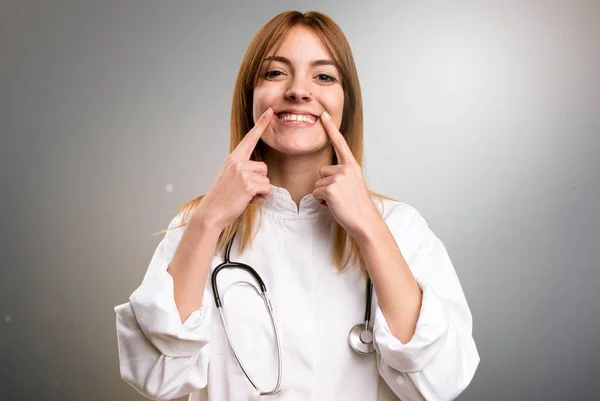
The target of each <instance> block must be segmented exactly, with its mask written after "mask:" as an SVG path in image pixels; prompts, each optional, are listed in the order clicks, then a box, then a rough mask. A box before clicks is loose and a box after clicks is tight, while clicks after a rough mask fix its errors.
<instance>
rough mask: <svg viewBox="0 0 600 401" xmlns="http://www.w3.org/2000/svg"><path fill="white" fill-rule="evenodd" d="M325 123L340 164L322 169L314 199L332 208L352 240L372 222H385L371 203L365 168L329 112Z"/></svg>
mask: <svg viewBox="0 0 600 401" xmlns="http://www.w3.org/2000/svg"><path fill="white" fill-rule="evenodd" d="M321 124H323V127H324V128H325V132H327V135H328V136H329V139H330V140H331V143H332V145H333V149H334V150H335V154H336V155H337V160H338V163H339V164H338V165H335V166H323V167H321V169H320V170H319V174H320V176H321V179H320V180H318V181H317V182H316V183H315V190H314V191H313V196H314V197H315V199H317V201H320V204H321V205H323V206H325V207H328V208H329V210H330V211H331V214H332V215H333V217H334V218H335V219H336V220H337V222H338V223H340V225H341V226H342V227H343V228H344V229H345V230H346V231H347V232H348V233H349V234H350V235H351V236H352V237H354V238H357V237H358V236H360V235H363V234H364V232H365V230H367V229H368V227H370V226H371V225H372V224H371V223H372V222H375V221H378V220H381V216H380V215H379V212H378V211H377V209H376V208H375V205H374V204H373V202H372V200H371V196H370V194H369V191H368V189H367V186H366V183H365V179H364V177H363V173H362V168H361V167H360V165H359V164H358V162H357V161H356V159H355V158H354V155H353V154H352V151H351V150H350V148H349V147H348V144H347V143H346V140H345V139H344V137H343V136H342V134H341V133H340V131H338V129H337V127H336V126H335V124H334V122H333V121H332V120H331V117H330V116H329V114H328V113H327V112H324V113H323V114H322V115H321ZM377 219H378V220H377Z"/></svg>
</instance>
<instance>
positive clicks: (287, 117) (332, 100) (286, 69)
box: [253, 27, 344, 155]
mask: <svg viewBox="0 0 600 401" xmlns="http://www.w3.org/2000/svg"><path fill="white" fill-rule="evenodd" d="M269 107H271V108H272V109H273V112H274V118H273V120H272V121H271V124H270V126H269V128H267V129H266V130H265V132H264V133H263V135H262V137H261V139H262V140H263V142H265V143H266V144H267V145H268V146H269V147H270V148H272V149H274V150H276V151H278V152H280V153H284V154H288V155H299V154H309V153H315V152H330V151H331V146H330V142H329V137H328V136H327V133H326V132H325V129H324V128H323V125H322V124H321V121H320V118H319V117H320V116H321V114H322V113H323V111H327V112H328V113H329V114H330V115H331V117H332V120H333V121H334V122H335V123H336V125H337V127H338V128H339V127H340V124H341V121H342V110H343V107H344V92H343V89H342V85H341V75H340V72H339V71H338V70H337V68H336V67H335V66H334V65H333V60H332V58H331V57H330V55H329V54H328V52H327V50H326V49H325V47H324V46H323V44H322V43H321V41H320V40H319V38H318V37H317V36H316V35H315V34H314V33H313V32H312V31H311V30H310V29H308V28H304V27H295V28H293V29H291V30H290V32H288V34H287V36H286V37H285V38H284V40H283V42H282V43H281V46H280V47H279V49H277V50H276V51H272V52H271V53H269V54H267V57H266V61H265V62H264V63H263V65H262V69H261V73H260V79H259V82H258V84H257V86H256V88H254V103H253V115H254V121H255V122H256V121H257V120H258V118H259V117H260V115H261V114H262V113H263V112H264V111H265V110H266V109H267V108H269Z"/></svg>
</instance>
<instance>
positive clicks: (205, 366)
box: [115, 185, 479, 401]
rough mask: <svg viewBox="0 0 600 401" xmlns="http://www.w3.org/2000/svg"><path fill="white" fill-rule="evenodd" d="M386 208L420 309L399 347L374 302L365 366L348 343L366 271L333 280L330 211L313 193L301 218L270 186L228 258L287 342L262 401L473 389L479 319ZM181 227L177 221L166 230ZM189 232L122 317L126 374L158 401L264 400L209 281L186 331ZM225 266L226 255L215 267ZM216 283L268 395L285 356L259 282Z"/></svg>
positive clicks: (419, 231)
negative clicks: (253, 225) (177, 284)
mask: <svg viewBox="0 0 600 401" xmlns="http://www.w3.org/2000/svg"><path fill="white" fill-rule="evenodd" d="M378 205H380V206H379V207H380V208H383V209H382V210H383V217H384V219H385V221H386V223H387V225H388V227H389V228H390V230H391V232H392V234H393V235H394V237H395V239H396V241H397V243H398V244H399V247H400V250H401V252H402V254H403V256H404V258H405V260H406V261H407V263H408V265H409V266H410V269H411V271H412V272H413V274H414V276H415V277H416V279H417V281H418V283H419V285H420V286H421V289H422V291H423V301H422V306H421V310H420V316H419V319H418V323H417V328H416V332H415V334H414V336H413V337H412V339H411V340H410V341H409V342H408V343H406V344H402V343H401V342H400V341H399V340H398V339H397V338H395V337H394V336H393V335H392V334H391V332H390V329H389V327H388V325H387V323H386V320H385V318H384V316H383V314H382V312H381V310H380V309H379V307H378V305H377V298H376V294H375V295H374V304H373V314H374V326H373V327H374V342H375V348H376V352H375V353H373V354H371V355H367V356H365V355H360V354H357V353H356V352H354V351H353V350H352V348H351V347H350V345H349V344H348V333H349V331H350V329H351V328H352V327H353V326H354V325H355V324H357V323H360V322H363V319H364V308H365V286H366V281H365V278H364V276H361V274H360V273H359V270H358V269H349V270H348V271H346V272H344V273H342V274H339V273H337V272H336V271H335V269H334V267H333V264H332V263H331V250H330V248H331V243H330V242H329V240H328V233H329V231H328V229H329V227H330V224H331V222H332V221H333V217H332V215H331V213H330V212H329V210H328V209H327V208H324V207H322V206H319V205H318V203H317V201H316V200H315V199H314V197H313V196H312V195H311V194H309V195H306V196H305V197H304V198H303V199H302V200H301V202H300V206H299V208H297V206H296V204H295V203H294V201H293V200H292V198H291V197H290V195H289V193H288V192H287V190H286V189H284V188H280V187H276V186H273V185H272V186H271V196H270V197H268V199H267V201H266V202H265V203H264V204H263V207H264V212H263V214H262V222H261V225H260V229H259V230H258V231H257V235H256V236H255V237H254V240H253V243H252V245H251V247H250V248H247V249H246V251H245V252H244V253H243V254H242V255H240V254H239V252H238V242H237V240H239V238H236V241H235V244H234V246H233V247H232V250H231V260H232V261H238V262H244V263H246V264H249V265H250V266H252V267H254V269H256V271H257V272H258V273H259V274H260V275H261V277H262V279H263V280H264V282H265V285H266V287H267V291H268V294H269V296H270V298H271V302H272V305H273V309H274V315H275V319H276V323H277V327H278V328H279V333H280V337H281V342H282V344H281V345H282V356H283V380H282V383H283V384H282V391H281V392H280V393H278V394H276V395H273V396H265V397H263V399H265V400H266V399H268V400H272V401H279V400H285V401H300V400H302V401H305V400H347V401H352V400H356V401H359V400H360V401H367V400H373V401H375V400H378V401H384V400H394V399H398V398H400V399H401V400H403V401H416V400H432V401H433V400H451V399H454V398H455V397H457V396H458V395H459V394H460V393H461V392H462V391H463V390H464V389H465V388H466V387H467V385H468V384H469V383H470V382H471V379H472V378H473V375H474V373H475V370H476V369H477V366H478V364H479V354H478V352H477V348H476V346H475V342H474V340H473V337H472V318H471V312H470V310H469V307H468V305H467V301H466V299H465V297H464V294H463V291H462V288H461V285H460V282H459V280H458V278H457V275H456V272H455V270H454V268H453V265H452V263H451V261H450V259H449V257H448V254H447V252H446V249H445V247H444V245H443V244H442V242H441V241H440V240H439V239H438V238H437V237H436V236H435V235H434V234H433V232H432V231H431V230H430V229H429V228H428V225H427V223H426V221H425V220H424V219H423V217H422V216H421V215H420V214H419V213H418V211H417V210H416V209H415V208H414V207H412V206H410V205H408V204H406V203H403V202H397V201H390V200H384V201H383V203H382V204H378ZM258 219H260V215H258V216H257V223H258ZM180 221H181V215H178V216H176V217H175V218H174V219H173V220H172V221H171V223H170V227H173V226H174V225H177V224H179V222H180ZM182 231H183V228H178V229H175V230H172V231H169V232H168V233H167V234H166V235H165V237H164V238H163V239H162V241H161V242H160V243H159V245H158V247H157V248H156V251H155V252H154V255H153V257H152V259H151V261H150V265H149V267H148V270H147V273H146V275H145V277H144V280H143V282H142V284H141V285H140V287H139V288H137V289H136V290H135V291H134V292H133V294H132V295H131V297H130V298H129V302H127V303H124V304H122V305H119V306H117V307H115V312H116V314H117V334H118V343H119V360H120V370H121V376H122V378H123V379H124V380H125V381H126V382H128V383H129V384H131V385H132V386H133V387H134V388H136V389H137V390H138V391H139V392H141V393H142V394H144V395H146V396H147V397H149V398H152V399H161V400H162V399H164V400H167V399H173V398H177V397H181V396H183V395H186V394H190V397H189V399H190V401H199V400H209V401H234V400H235V401H242V400H257V399H261V398H260V397H259V396H258V393H257V391H256V390H255V389H254V388H253V387H252V386H251V384H250V383H249V382H248V380H247V379H246V377H245V376H244V375H243V373H242V371H241V369H240V367H239V366H238V364H237V362H236V360H235V358H234V356H233V353H232V352H231V351H230V348H229V343H228V342H227V338H226V336H225V333H224V330H223V326H222V323H221V321H220V317H219V313H218V311H217V309H216V307H215V305H214V299H213V293H212V289H211V286H210V277H209V279H208V280H207V286H206V290H205V293H204V296H203V304H202V307H201V309H199V310H197V311H194V312H193V313H192V315H191V316H190V317H189V318H188V319H187V320H186V321H185V322H184V323H183V324H182V322H181V319H180V317H179V314H178V311H177V307H176V304H175V301H174V296H173V280H172V277H171V275H170V274H169V273H167V271H166V270H167V266H168V264H169V261H170V260H171V257H172V255H173V253H174V251H175V248H176V246H177V244H178V241H179V239H180V237H181V234H182ZM221 262H222V254H220V253H219V254H218V255H216V256H215V257H214V259H213V261H212V269H214V268H215V267H216V266H217V265H218V264H220V263H221ZM217 281H218V288H219V292H220V296H221V300H222V302H223V309H224V311H225V316H226V319H227V322H228V326H229V329H230V332H231V336H232V340H233V342H234V345H235V347H236V349H237V351H238V352H239V354H240V359H241V361H242V363H243V364H244V365H245V366H246V367H247V369H248V370H249V371H250V374H251V375H252V376H253V377H255V378H256V380H257V382H258V385H259V386H260V387H262V388H264V389H265V388H266V389H270V388H272V386H273V384H274V383H275V381H276V378H277V353H276V349H275V340H274V334H273V331H272V327H271V323H270V320H269V317H268V313H267V310H266V308H265V305H264V303H263V301H262V298H260V296H259V295H258V293H257V291H256V288H257V285H256V283H255V282H254V281H253V280H252V278H251V276H250V275H249V274H247V273H246V272H244V271H242V270H237V269H235V270H231V269H226V270H223V271H222V272H221V273H219V277H218V280H217ZM394 394H395V395H394ZM397 397H398V398H397Z"/></svg>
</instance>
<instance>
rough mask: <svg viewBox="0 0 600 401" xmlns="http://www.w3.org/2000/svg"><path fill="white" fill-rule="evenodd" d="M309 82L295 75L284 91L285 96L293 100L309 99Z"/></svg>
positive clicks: (310, 94) (310, 95)
mask: <svg viewBox="0 0 600 401" xmlns="http://www.w3.org/2000/svg"><path fill="white" fill-rule="evenodd" d="M309 85H310V83H308V82H306V80H303V79H301V78H300V77H297V78H296V79H294V80H293V81H292V82H291V84H290V86H289V87H288V88H287V90H286V91H285V98H286V99H288V100H291V101H294V102H301V101H305V102H306V101H310V100H311V99H312V93H311V92H310V87H309Z"/></svg>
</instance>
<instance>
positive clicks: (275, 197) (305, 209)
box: [263, 184, 328, 218]
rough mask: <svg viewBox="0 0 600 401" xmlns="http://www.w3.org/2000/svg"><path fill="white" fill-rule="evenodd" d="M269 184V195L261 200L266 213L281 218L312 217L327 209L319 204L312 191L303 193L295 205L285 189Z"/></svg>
mask: <svg viewBox="0 0 600 401" xmlns="http://www.w3.org/2000/svg"><path fill="white" fill-rule="evenodd" d="M270 185H271V193H270V196H268V197H267V199H266V200H265V202H263V210H264V211H266V212H267V213H270V214H276V215H277V216H278V217H283V218H298V217H312V216H316V215H319V214H321V213H325V212H327V211H328V209H327V208H326V207H323V206H320V205H319V203H318V201H317V200H316V199H315V197H314V196H313V194H312V193H310V194H307V195H305V196H304V197H303V198H302V199H301V200H300V205H299V206H297V205H296V202H294V200H293V199H292V196H291V195H290V193H289V192H288V190H287V189H285V188H283V187H278V186H276V185H273V184H270Z"/></svg>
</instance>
